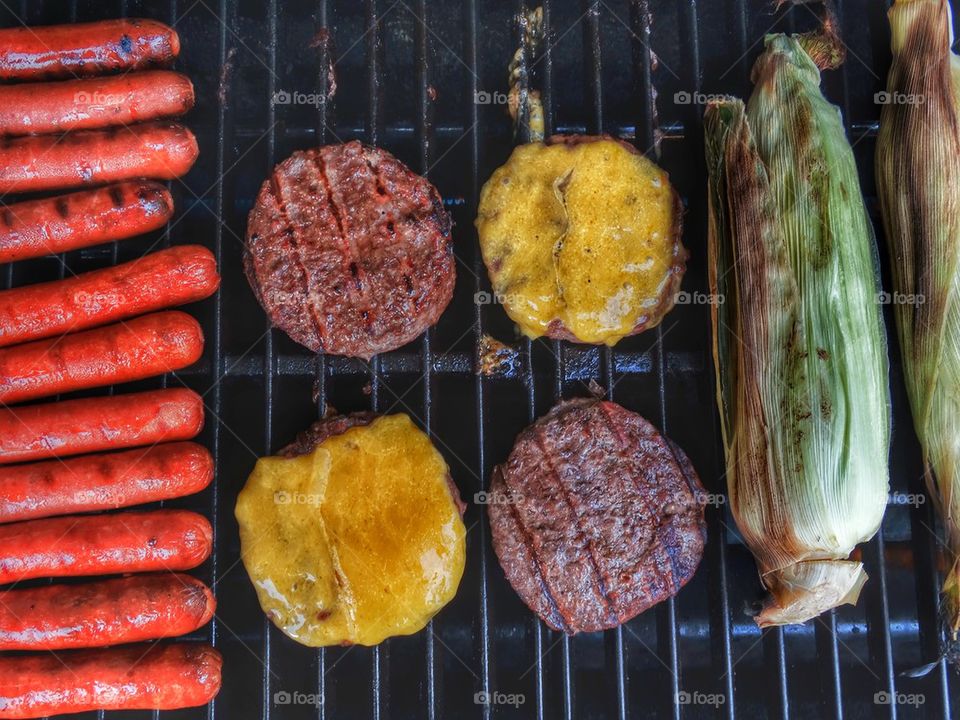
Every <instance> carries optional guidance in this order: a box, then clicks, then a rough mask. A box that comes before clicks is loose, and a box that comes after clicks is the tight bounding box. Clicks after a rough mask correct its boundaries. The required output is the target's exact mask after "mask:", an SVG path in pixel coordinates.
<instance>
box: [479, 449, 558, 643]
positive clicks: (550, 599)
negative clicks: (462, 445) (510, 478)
mask: <svg viewBox="0 0 960 720" xmlns="http://www.w3.org/2000/svg"><path fill="white" fill-rule="evenodd" d="M495 471H496V472H497V473H498V474H499V476H500V481H501V483H503V487H504V490H505V491H506V493H507V498H506V500H507V501H506V503H505V504H506V508H507V512H508V513H510V517H512V518H513V521H514V522H515V523H516V525H517V528H518V529H519V530H520V534H521V536H522V544H523V546H524V547H525V548H527V551H528V552H529V553H530V559H531V560H532V561H533V569H534V570H535V571H536V573H537V582H538V583H539V585H540V589H541V590H542V591H543V597H544V599H545V600H546V601H547V604H548V605H549V606H550V611H551V612H550V619H551V620H553V621H554V625H555V626H556V627H557V628H559V629H560V630H561V631H562V632H564V633H569V632H570V624H569V623H568V621H567V618H566V616H565V615H564V614H563V612H562V611H561V610H560V605H559V603H558V602H557V598H556V596H555V595H554V594H553V591H552V590H551V589H550V584H549V583H548V582H547V576H546V574H545V573H544V572H543V559H542V558H541V557H540V555H539V553H538V552H537V546H536V544H535V543H534V542H533V534H532V533H531V532H530V528H528V527H527V526H526V525H525V524H524V522H523V516H522V515H521V514H520V513H519V512H518V511H517V508H516V506H515V503H514V500H513V491H512V489H511V487H510V484H509V482H507V474H506V473H505V472H504V471H503V468H502V467H500V466H497V467H496V469H495Z"/></svg>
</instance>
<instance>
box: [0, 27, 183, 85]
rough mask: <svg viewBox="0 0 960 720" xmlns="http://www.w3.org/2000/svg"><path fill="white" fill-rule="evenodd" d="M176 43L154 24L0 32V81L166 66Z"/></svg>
mask: <svg viewBox="0 0 960 720" xmlns="http://www.w3.org/2000/svg"><path fill="white" fill-rule="evenodd" d="M179 53H180V38H179V36H178V35H177V33H176V32H175V31H174V30H173V29H172V28H170V27H169V26H167V25H164V24H163V23H161V22H157V21H155V20H139V19H122V20H102V21H100V22H91V23H76V24H72V25H47V26H41V27H23V26H21V27H13V28H6V29H3V30H0V80H49V79H52V78H68V77H85V76H90V75H99V74H101V73H105V72H111V71H116V70H136V69H139V68H145V67H154V66H161V65H167V64H169V63H171V62H172V61H173V59H174V58H175V57H177V55H178V54H179Z"/></svg>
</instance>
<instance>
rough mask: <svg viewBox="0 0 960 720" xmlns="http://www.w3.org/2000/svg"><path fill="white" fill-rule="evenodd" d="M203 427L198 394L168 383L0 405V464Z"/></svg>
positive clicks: (167, 437)
mask: <svg viewBox="0 0 960 720" xmlns="http://www.w3.org/2000/svg"><path fill="white" fill-rule="evenodd" d="M202 427H203V399H202V398H201V397H200V396H199V395H197V393H195V392H193V391H192V390H187V389H186V388H171V389H168V390H151V391H148V392H141V393H130V394H127V395H113V396H110V397H96V398H83V399H79V400H64V401H62V402H53V403H43V404H40V405H27V406H23V407H17V408H0V465H4V464H8V463H16V462H24V461H27V460H40V459H46V458H63V457H66V456H68V455H80V454H82V453H89V452H97V451H98V450H119V449H120V448H128V447H136V446H138V445H153V444H155V443H160V442H166V441H172V440H189V439H190V438H192V437H194V436H195V435H196V434H197V433H199V432H200V430H201V428H202Z"/></svg>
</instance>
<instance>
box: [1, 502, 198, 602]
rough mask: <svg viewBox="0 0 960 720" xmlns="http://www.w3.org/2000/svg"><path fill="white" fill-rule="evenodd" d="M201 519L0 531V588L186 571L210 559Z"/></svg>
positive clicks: (85, 521)
mask: <svg viewBox="0 0 960 720" xmlns="http://www.w3.org/2000/svg"><path fill="white" fill-rule="evenodd" d="M212 544H213V529H212V528H211V527H210V521H208V520H207V519H206V518H205V517H204V516H203V515H199V514H197V513H195V512H189V511H187V510H153V511H151V512H122V513H108V514H105V515H66V516H64V517H58V518H47V519H45V520H27V521H26V522H22V523H10V524H8V525H0V585H2V584H4V583H11V582H19V581H21V580H29V579H31V578H38V577H76V576H83V575H110V574H114V573H117V574H118V573H135V572H152V571H160V570H190V569H191V568H195V567H196V566H197V565H199V564H200V563H202V562H203V561H204V560H206V559H207V558H208V557H209V556H210V550H211V548H212Z"/></svg>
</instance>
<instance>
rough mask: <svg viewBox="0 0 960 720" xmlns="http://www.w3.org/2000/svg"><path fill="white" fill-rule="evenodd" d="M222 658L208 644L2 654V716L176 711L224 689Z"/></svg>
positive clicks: (0, 691) (35, 716)
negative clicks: (222, 684) (14, 654)
mask: <svg viewBox="0 0 960 720" xmlns="http://www.w3.org/2000/svg"><path fill="white" fill-rule="evenodd" d="M222 665H223V660H222V658H221V657H220V653H218V652H217V651H216V650H214V649H213V648H212V647H209V646H207V645H195V644H191V643H176V644H171V645H157V646H154V647H148V646H146V645H129V646H125V647H119V648H111V649H109V650H76V651H73V652H69V653H58V654H57V655H52V654H50V653H36V654H31V655H26V656H21V657H4V658H0V718H3V720H8V719H10V718H39V717H45V716H47V715H57V714H60V713H78V712H85V711H89V710H98V709H103V710H174V709H176V708H185V707H196V706H197V705H205V704H207V703H208V702H210V701H211V700H212V699H213V698H214V697H216V695H217V692H219V690H220V673H221V667H222Z"/></svg>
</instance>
